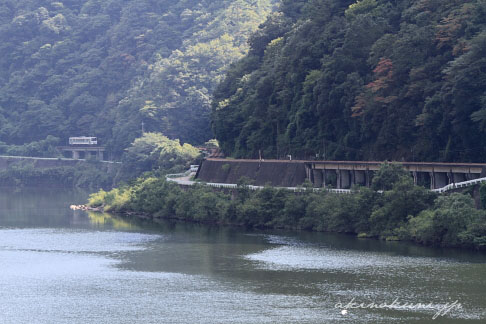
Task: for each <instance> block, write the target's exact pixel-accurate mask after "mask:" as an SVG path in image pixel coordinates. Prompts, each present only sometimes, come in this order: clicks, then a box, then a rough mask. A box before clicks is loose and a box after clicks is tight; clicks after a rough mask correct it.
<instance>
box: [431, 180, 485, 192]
mask: <svg viewBox="0 0 486 324" xmlns="http://www.w3.org/2000/svg"><path fill="white" fill-rule="evenodd" d="M483 182H486V178H478V179H473V180H468V181H463V182H456V183H451V184H448V185H447V186H445V187H442V188H438V189H433V190H432V191H433V192H438V193H443V192H446V191H449V190H454V189H458V188H465V187H470V186H474V185H477V184H480V183H483Z"/></svg>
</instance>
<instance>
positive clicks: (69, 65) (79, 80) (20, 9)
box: [0, 0, 276, 156]
mask: <svg viewBox="0 0 486 324" xmlns="http://www.w3.org/2000/svg"><path fill="white" fill-rule="evenodd" d="M275 3H276V1H272V0H257V1H249V0H213V1H196V0H180V1H176V0H65V1H46V0H37V1H29V0H3V1H2V2H1V4H0V151H1V152H0V154H1V153H3V154H5V153H9V149H10V151H15V152H17V151H19V152H23V151H25V150H23V151H22V150H21V149H18V147H19V145H24V146H25V145H28V144H29V143H31V144H30V145H31V147H34V146H35V147H42V146H43V145H44V144H45V143H49V144H52V145H56V144H64V142H65V141H66V139H67V137H69V136H80V135H81V136H82V135H88V136H97V137H98V138H99V139H100V142H101V143H102V144H104V145H107V146H108V150H109V152H110V153H111V154H114V155H115V156H116V155H118V156H119V155H120V154H121V153H122V152H123V150H124V149H125V148H126V147H128V145H129V144H130V143H131V142H132V141H133V140H134V139H135V138H137V137H140V136H141V130H142V126H141V124H142V122H143V123H144V128H145V130H146V131H152V132H160V133H163V134H164V135H166V136H168V137H170V138H174V139H175V138H178V139H180V140H181V141H183V142H190V143H192V144H199V143H203V142H204V141H206V140H208V139H210V138H211V137H212V134H211V130H210V121H209V111H210V100H211V96H212V92H213V90H214V88H215V87H216V85H217V84H218V82H219V81H220V80H221V78H222V76H223V75H224V73H225V71H226V70H227V68H228V66H229V64H230V63H232V62H234V61H235V60H237V59H239V58H242V57H243V56H244V55H245V53H246V52H247V50H248V46H247V38H248V37H249V35H250V34H251V33H252V32H253V31H255V30H256V29H257V27H258V25H259V24H260V23H261V22H263V21H264V20H265V18H266V16H267V15H268V14H269V13H270V12H271V10H273V8H274V7H273V6H274V4H275ZM49 135H51V136H50V137H49V138H47V137H48V136H49ZM46 138H47V139H46ZM13 145H16V147H15V149H12V147H13ZM27 151H28V150H27ZM34 151H35V150H34Z"/></svg>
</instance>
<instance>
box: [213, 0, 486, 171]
mask: <svg viewBox="0 0 486 324" xmlns="http://www.w3.org/2000/svg"><path fill="white" fill-rule="evenodd" d="M485 24H486V1H484V0H403V1H396V0H360V1H356V0H309V1H302V0H300V1H299V0H283V4H282V6H281V8H280V11H279V12H276V13H274V14H272V15H271V16H270V17H269V18H268V19H267V21H266V22H265V23H264V25H263V26H262V28H260V29H259V30H258V31H257V32H256V33H255V34H253V36H252V37H251V38H250V45H251V48H250V52H249V54H248V55H247V56H246V57H245V58H244V59H242V60H240V61H239V62H238V63H237V64H235V65H233V66H232V68H231V70H230V71H229V72H228V74H227V77H226V79H225V80H224V82H223V83H222V84H221V85H220V86H219V88H218V90H217V91H216V93H215V100H214V103H213V107H212V115H213V129H214V132H215V135H216V138H217V139H218V140H219V141H220V143H221V146H222V148H223V150H224V151H225V152H226V153H227V154H228V155H231V156H234V157H253V158H255V157H258V154H259V151H260V150H261V151H262V152H263V156H264V157H265V158H270V157H284V156H286V155H288V154H290V155H292V156H293V157H300V158H310V157H316V156H317V157H319V158H326V159H367V160H371V159H376V160H383V159H395V160H422V161H477V162H479V161H482V162H484V161H485V160H486V28H485Z"/></svg>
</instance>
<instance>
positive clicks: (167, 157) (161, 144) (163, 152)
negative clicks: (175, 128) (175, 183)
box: [117, 133, 200, 182]
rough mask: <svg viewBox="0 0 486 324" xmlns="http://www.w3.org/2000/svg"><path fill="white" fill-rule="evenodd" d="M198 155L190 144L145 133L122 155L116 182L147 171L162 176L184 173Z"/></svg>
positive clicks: (160, 135)
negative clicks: (158, 173)
mask: <svg viewBox="0 0 486 324" xmlns="http://www.w3.org/2000/svg"><path fill="white" fill-rule="evenodd" d="M199 155H200V153H199V150H198V149H197V148H195V147H193V146H192V145H190V144H187V143H185V144H183V145H181V144H180V142H179V140H171V139H169V138H167V137H166V136H164V135H162V134H160V133H145V134H144V135H143V136H142V137H140V138H137V139H136V140H135V141H134V142H133V143H132V145H131V146H130V147H129V148H128V149H127V150H126V152H125V154H124V155H123V161H122V162H123V164H122V167H121V170H120V173H119V175H118V176H117V182H118V181H120V180H129V179H133V178H136V177H137V176H139V175H141V174H142V173H143V172H148V171H154V172H160V173H163V174H166V173H176V172H181V171H185V170H187V169H188V168H189V166H190V164H191V163H195V162H194V161H195V160H196V158H198V157H199Z"/></svg>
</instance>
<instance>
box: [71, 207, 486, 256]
mask: <svg viewBox="0 0 486 324" xmlns="http://www.w3.org/2000/svg"><path fill="white" fill-rule="evenodd" d="M70 208H71V209H72V210H83V211H88V212H95V213H108V214H112V215H114V216H119V217H137V218H139V219H143V220H150V221H153V222H155V223H157V220H164V221H176V222H181V223H187V224H198V225H206V226H217V227H228V228H247V229H255V230H284V231H297V232H304V233H305V232H306V233H322V234H326V233H328V234H340V235H347V236H352V237H354V238H356V239H360V240H373V241H379V242H396V243H407V244H413V245H414V246H419V247H424V248H434V249H447V250H459V251H467V252H474V253H479V254H484V255H486V250H485V249H475V248H468V247H460V246H459V247H455V246H445V247H444V246H439V245H430V244H421V243H419V242H415V241H413V240H402V239H383V238H380V237H378V236H372V235H360V234H356V233H351V232H338V231H318V230H309V229H302V228H296V227H292V226H288V227H285V226H273V227H272V226H248V225H245V224H237V223H226V222H209V221H201V220H199V221H198V220H194V219H188V218H182V217H156V216H154V215H153V214H149V213H144V212H135V211H125V212H111V211H105V210H104V206H100V207H90V206H89V205H71V206H70Z"/></svg>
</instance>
